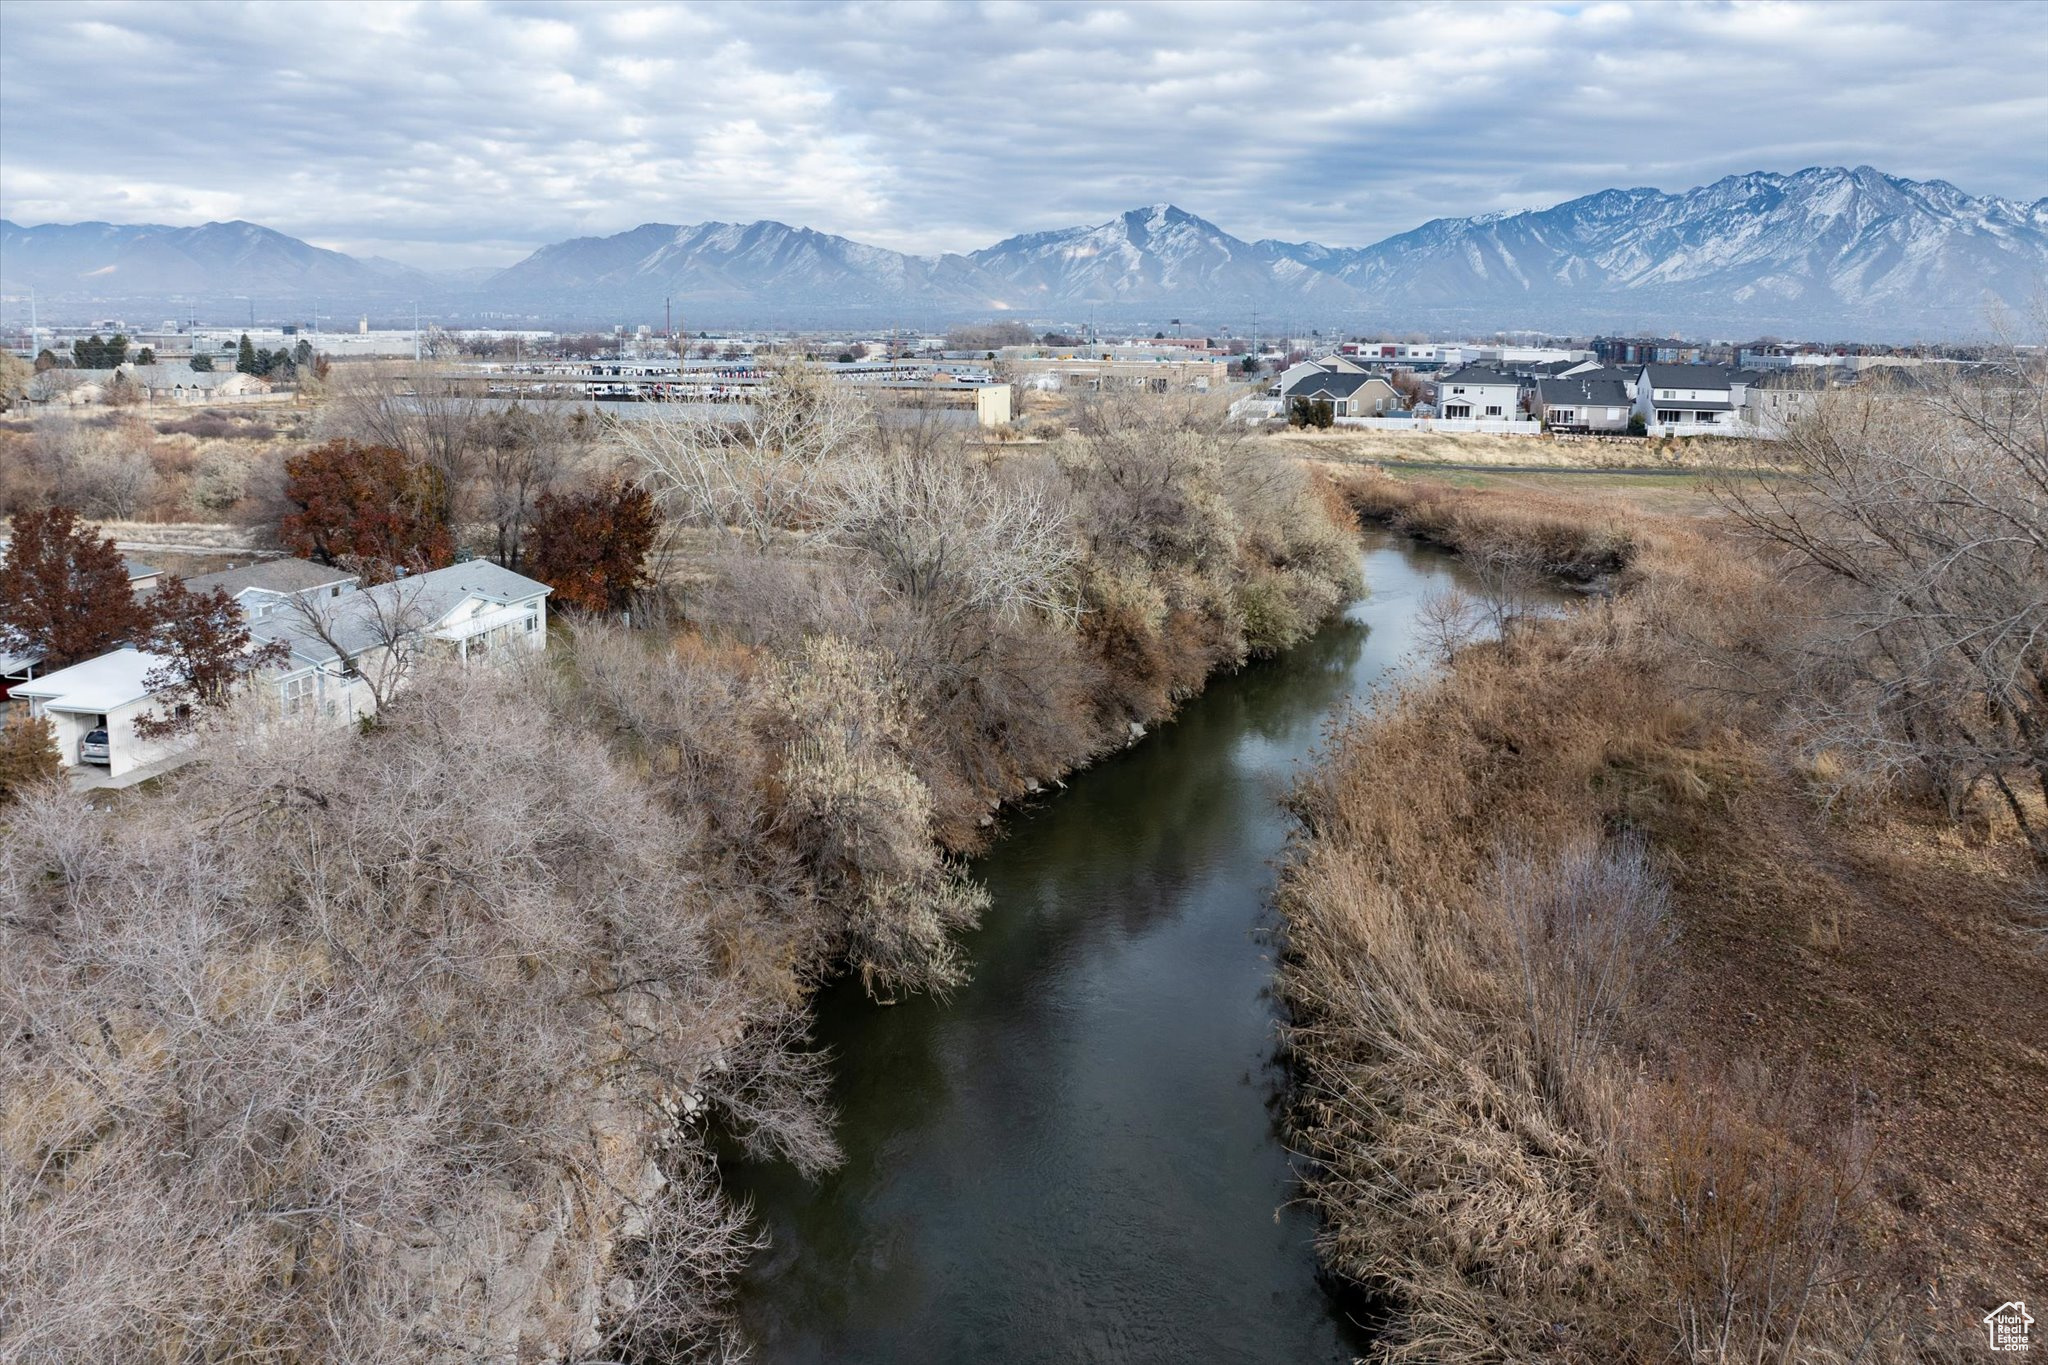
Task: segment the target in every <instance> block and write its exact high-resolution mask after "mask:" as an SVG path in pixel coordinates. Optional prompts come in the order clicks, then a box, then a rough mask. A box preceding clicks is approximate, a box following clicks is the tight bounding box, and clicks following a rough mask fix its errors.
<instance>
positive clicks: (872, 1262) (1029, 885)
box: [727, 532, 1477, 1365]
mask: <svg viewBox="0 0 2048 1365" xmlns="http://www.w3.org/2000/svg"><path fill="white" fill-rule="evenodd" d="M1365 542H1366V543H1365V551H1364V564H1365V576H1366V578H1367V580H1368V581H1369V582H1370V584H1371V591H1370V593H1368V594H1367V595H1365V596H1364V597H1363V598H1361V599H1360V600H1358V601H1357V602H1354V603H1353V604H1351V605H1350V606H1349V607H1347V608H1345V609H1344V611H1343V612H1342V613H1341V614H1340V615H1339V616H1338V617H1337V618H1336V619H1334V620H1332V621H1330V622H1329V623H1327V624H1326V625H1325V626H1324V627H1323V628H1322V629H1320V630H1319V631H1317V632H1316V633H1315V634H1313V635H1312V636H1310V637H1309V638H1308V639H1306V640H1304V641H1302V642H1301V643H1299V644H1297V645H1295V646H1294V647H1293V648H1291V649H1289V650H1286V651H1283V652H1281V653H1279V654H1277V655H1275V656H1274V657H1272V658H1269V659H1263V660H1259V661H1256V662H1253V663H1250V664H1247V665H1246V666H1245V667H1244V668H1242V669H1239V670H1236V671H1233V672H1231V673H1230V674H1228V675H1227V676H1221V677H1217V678H1214V679H1212V680H1211V681H1210V683H1209V685H1208V686H1207V687H1205V688H1204V689H1203V691H1202V693H1201V695H1200V696H1197V697H1191V698H1189V699H1188V700H1187V701H1186V703H1185V704H1184V705H1183V706H1182V707H1181V708H1180V709H1179V711H1178V712H1177V713H1176V715H1175V716H1174V718H1173V719H1172V721H1171V722H1170V723H1168V724H1163V725H1160V726H1158V727H1156V728H1155V729H1154V731H1153V733H1151V734H1149V735H1148V736H1147V737H1146V738H1145V739H1144V740H1143V741H1142V742H1141V743H1138V744H1136V745H1133V746H1131V747H1129V748H1128V749H1125V750H1122V751H1120V752H1118V753H1116V754H1114V755H1112V756H1109V757H1106V758H1105V759H1103V760H1102V761H1101V762H1098V763H1094V764H1091V765H1090V766H1089V768H1088V769H1087V770H1086V771H1085V772H1080V773H1077V774H1074V775H1073V776H1072V777H1070V778H1069V779H1068V780H1067V781H1066V782H1065V783H1064V784H1063V785H1062V786H1061V787H1060V788H1058V789H1049V790H1048V791H1047V792H1046V793H1045V794H1044V795H1043V796H1041V797H1039V798H1036V799H1033V800H1030V801H1028V802H1025V803H1022V804H1021V805H1019V806H1016V807H1013V808H1011V809H1010V810H1008V811H1006V812H1005V815H1004V821H1003V824H1004V834H1003V837H1002V838H1000V839H999V840H996V841H994V842H993V843H992V844H991V845H990V847H989V848H988V850H987V851H986V852H985V853H983V854H981V855H979V856H977V857H976V858H975V859H973V860H972V861H971V862H970V863H969V864H968V871H969V873H970V874H971V875H972V876H973V878H974V879H975V880H976V882H978V883H979V884H980V885H982V886H983V887H985V888H986V890H987V891H988V893H989V896H990V905H989V909H988V911H987V913H986V914H984V916H983V917H982V924H981V927H980V928H978V929H975V930H973V931H971V932H969V933H968V934H967V935H966V936H965V937H964V939H963V946H964V949H965V952H966V954H967V956H968V958H969V959H970V961H971V962H972V964H973V973H972V976H971V979H969V980H968V981H967V982H965V983H964V984H963V985H961V986H960V987H959V988H957V989H956V990H955V991H954V992H953V993H952V995H951V996H950V997H949V998H948V999H947V1000H946V1001H944V1002H937V1001H932V1000H928V999H917V1000H907V1001H904V1002H903V1003H902V1004H900V1005H898V1006H896V1007H894V1008H889V1009H877V1008H875V1006H874V1004H873V1003H872V1002H871V1001H870V1000H868V999H867V997H866V995H865V994H864V993H863V992H862V991H861V989H860V984H859V982H858V981H853V980H849V981H842V982H839V983H836V984H834V985H833V986H830V987H828V988H826V989H825V990H824V991H823V992H821V993H820V995H819V997H818V1001H817V1009H816V1014H817V1027H816V1039H817V1042H818V1044H819V1046H820V1047H822V1048H825V1049H828V1050H829V1052H830V1054H831V1056H832V1071H833V1098H834V1102H835V1104H836V1106H837V1109H838V1121H837V1123H836V1124H835V1129H834V1131H835V1133H836V1135H837V1137H838V1139H839V1142H840V1145H841V1146H842V1148H843V1149H844V1151H845V1155H846V1160H845V1162H844V1163H843V1164H842V1165H841V1166H840V1167H838V1168H836V1169H834V1170H833V1171H831V1172H829V1173H826V1174H825V1175H823V1176H821V1177H820V1178H818V1179H817V1180H815V1181H805V1180H803V1179H801V1178H799V1177H798V1176H797V1175H796V1174H795V1173H794V1172H792V1171H790V1170H789V1169H788V1167H787V1166H785V1165H783V1164H780V1163H776V1162H748V1161H735V1162H732V1163H730V1164H729V1165H728V1167H727V1181H728V1188H730V1189H731V1190H733V1192H734V1193H735V1194H736V1195H739V1196H744V1197H745V1198H746V1199H747V1200H748V1201H749V1202H750V1203H751V1204H752V1206H753V1207H754V1209H755V1211H756V1213H757V1215H758V1216H759V1217H760V1218H761V1220H762V1226H763V1227H764V1229H765V1230H766V1231H767V1233H768V1234H769V1237H770V1246H769V1248H768V1249H767V1250H766V1251H764V1252H763V1253H762V1254H761V1256H760V1257H758V1258H757V1260H756V1261H755V1263H754V1264H753V1265H751V1266H750V1267H749V1269H748V1270H747V1272H746V1274H745V1275H744V1276H743V1280H742V1291H741V1295H740V1302H741V1308H742V1322H743V1324H744V1326H745V1327H746V1334H747V1336H748V1338H749V1340H751V1341H753V1342H755V1343H756V1344H757V1346H758V1348H759V1351H760V1355H761V1358H762V1359H763V1360H766V1361H771V1362H777V1363H778V1365H794V1363H796V1362H810V1361H832V1362H835V1363H838V1362H844V1363H845V1365H854V1362H894V1361H905V1360H933V1361H956V1360H957V1361H979V1360H998V1359H999V1360H1003V1361H1007V1362H1019V1365H1024V1363H1025V1362H1045V1365H1052V1363H1053V1362H1070V1361H1074V1360H1083V1359H1094V1358H1103V1357H1113V1358H1115V1359H1120V1360H1132V1361H1139V1360H1144V1361H1152V1360H1157V1361H1183V1360H1185V1361H1197V1360H1244V1361H1288V1362H1292V1363H1293V1365H1349V1362H1351V1361H1352V1360H1354V1359H1355V1358H1356V1357H1357V1356H1358V1354H1359V1353H1360V1351H1361V1350H1362V1349H1363V1343H1362V1342H1361V1341H1360V1340H1359V1339H1358V1337H1357V1335H1356V1333H1355V1332H1354V1330H1353V1329H1352V1326H1351V1324H1350V1323H1349V1322H1348V1321H1347V1320H1346V1319H1345V1317H1344V1315H1343V1312H1342V1305H1340V1304H1337V1303H1335V1302H1333V1301H1332V1300H1331V1299H1330V1297H1329V1296H1328V1295H1327V1294H1325V1292H1324V1290H1323V1288H1322V1287H1321V1284H1320V1283H1319V1279H1318V1275H1317V1267H1316V1262H1315V1258H1314V1252H1313V1242H1314V1237H1315V1231H1316V1221H1315V1218H1314V1215H1313V1213H1312V1211H1311V1210H1310V1209H1309V1208H1308V1207H1307V1206H1306V1205H1305V1204H1304V1203H1303V1202H1302V1201H1301V1200H1300V1199H1299V1197H1298V1196H1299V1188H1298V1186H1297V1184H1296V1182H1295V1171H1294V1162H1293V1160H1292V1154H1291V1153H1290V1151H1289V1149H1288V1146H1287V1144H1286V1142H1285V1140H1284V1137H1283V1135H1282V1134H1281V1133H1280V1132H1279V1131H1278V1130H1277V1128H1276V1126H1275V1125H1274V1123H1273V1121H1272V1119H1273V1112H1274V1110H1273V1106H1274V1105H1275V1104H1276V1103H1277V1102H1278V1100H1279V1096H1280V1093H1281V1090H1282V1084H1283V1079H1284V1078H1283V1074H1282V1071H1281V1068H1279V1067H1278V1066H1277V1065H1276V1064H1275V1042H1276V1034H1275V1023H1276V1021H1275V1008H1274V1002H1273V1000H1272V998H1271V992H1270V989H1269V988H1270V984H1271V973H1272V964H1271V960H1270V955H1269V951H1268V945H1267V939H1266V935H1265V933H1264V932H1263V931H1265V930H1267V929H1269V928H1270V927H1271V918H1270V914H1269V912H1268V910H1267V907H1268V905H1269V903H1270V897H1271V891H1272V886H1273V881H1274V875H1275V872H1274V867H1275V861H1274V860H1275V859H1276V857H1277V856H1278V855H1279V854H1280V853H1281V852H1282V851H1283V849H1284V847H1285V841H1286V836H1287V828H1288V823H1289V822H1288V820H1287V819H1286V817H1285V815H1284V813H1283V812H1282V811H1281V809H1280V808H1279V805H1278V803H1277V802H1276V800H1275V797H1276V796H1277V795H1278V794H1279V793H1280V792H1282V791H1284V790H1285V788H1286V785H1287V783H1288V782H1289V781H1290V780H1291V779H1292V777H1293V775H1294V774H1295V773H1297V772H1298V771H1299V766H1300V764H1301V763H1302V762H1303V761H1304V760H1305V759H1306V758H1307V757H1308V756H1309V755H1310V754H1311V753H1312V752H1313V750H1314V747H1315V745H1316V743H1317V741H1318V738H1319V737H1320V735H1321V734H1322V733H1323V731H1324V728H1325V726H1326V725H1327V724H1328V722H1329V720H1330V719H1331V718H1332V717H1333V716H1335V715H1339V714H1341V713H1342V710H1343V708H1344V707H1345V706H1346V705H1347V704H1348V700H1347V699H1348V698H1352V697H1361V696H1365V695H1368V694H1370V693H1371V692H1372V691H1373V690H1374V689H1375V688H1376V687H1378V686H1381V685H1384V683H1385V681H1386V679H1387V676H1388V674H1389V673H1390V672H1398V671H1399V670H1401V669H1403V668H1405V667H1407V666H1408V664H1409V663H1410V661H1411V656H1412V646H1413V641H1414V638H1415V611H1416V607H1417V604H1418V603H1419V602H1420V601H1421V600H1423V599H1424V598H1426V597H1428V596H1429V595H1430V594H1431V593H1432V592H1434V591H1437V590H1439V589H1446V588H1451V587H1455V586H1459V585H1462V586H1463V587H1465V588H1467V589H1473V588H1476V586H1477V584H1476V580H1475V579H1474V577H1473V576H1472V574H1471V573H1470V570H1469V566H1467V565H1466V564H1464V563H1463V562H1461V561H1460V560H1458V559H1457V558H1455V557H1453V556H1448V555H1445V554H1443V553H1441V552H1439V551H1435V550H1432V549H1430V548H1428V547H1426V546H1421V545H1417V544H1415V543H1414V542H1413V541H1412V540H1409V539H1407V538H1403V537H1395V536H1390V535H1387V534H1385V533H1382V532H1367V533H1365Z"/></svg>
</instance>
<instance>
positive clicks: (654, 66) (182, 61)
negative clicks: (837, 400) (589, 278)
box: [0, 0, 2048, 266]
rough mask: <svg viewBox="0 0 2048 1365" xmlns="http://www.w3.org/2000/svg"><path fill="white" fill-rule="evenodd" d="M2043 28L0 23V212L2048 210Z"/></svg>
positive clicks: (1311, 228)
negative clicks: (1741, 191) (1613, 194)
mask: <svg viewBox="0 0 2048 1365" xmlns="http://www.w3.org/2000/svg"><path fill="white" fill-rule="evenodd" d="M2044 129H2048V4H2043V3H2010V2H2008V3H1995V4H1982V5H1978V4H1868V5H1865V4H1849V3H1839V4H1738V5H1719V4H1715V5H1698V6H1693V5H1681V4H1661V3H1649V4H1558V5H1536V4H1510V5H1501V6H1487V5H1481V4H1426V3H1401V4H1390V5H1386V6H1375V7H1365V6H1353V5H1348V4H1339V3H1334V0H1322V2H1321V3H1313V4H1303V5H1294V4H1288V3H1280V2H1279V0H1260V2H1259V3H1251V2H1250V0H1244V2H1242V3H1239V2H1236V0H1216V2H1214V3H1195V4H1170V3H1156V4H1144V5H1128V6H1126V5H1097V4H1037V3H1013V2H1011V0H993V2H992V3H983V4H971V5H970V4H963V5H938V4H915V3H856V4H844V5H840V4H819V5H801V4H783V5H766V4H751V5H741V4H719V5H688V4H677V5H634V4H631V3H604V4H589V5H580V4H559V5H558V4H530V5H529V4H494V3H481V2H477V3H446V4H401V3H392V2H391V0H379V2H378V3H349V4H337V5H332V6H326V5H321V4H315V3H305V2H304V0H301V2H299V3H291V4H251V5H246V6H244V5H237V4H226V3H211V4H155V3H136V4H128V3H108V4H94V3H77V2H76V0H64V2H63V3H50V4H45V3H32V2H30V0H6V2H5V3H4V4H0V216H5V217H8V218H11V219H13V220H14V221H16V222H19V223H42V222H70V221H77V220H81V219H107V220H111V221H114V222H162V223H174V224H188V223H198V222H204V221H206V220H207V219H210V218H214V219H228V218H247V219H250V220H252V221H254V222H259V223H263V224H266V225H268V226H271V227H275V228H278V229H280V230H282V231H285V232H289V233H292V234H294V235H296V236H301V237H305V238H307V239H309V240H311V241H314V242H317V243H319V244H320V245H323V246H331V247H336V248H338V249H341V250H345V251H351V252H356V253H358V254H366V255H367V254H381V255H387V256H391V257H394V258H396V259H399V260H403V261H406V262H408V263H411V264H416V265H424V266H458V265H498V264H504V263H507V262H510V261H512V260H515V259H517V258H519V257H521V256H523V255H525V254H526V253H527V252H528V251H530V250H531V249H533V248H534V247H535V246H538V245H540V244H542V243H545V242H549V241H555V240H559V239H560V238H563V237H568V236H577V235H585V234H605V233H612V232H618V231H622V230H624V229H626V228H629V227H632V226H634V225H635V224H638V223H642V222H649V221H660V222H680V223H689V222H700V221H703V220H705V219H713V218H717V219H727V220H741V221H748V220H752V219H756V218H779V219H781V220H783V221H785V222H790V223H797V224H802V225H805V226H810V227H816V228H819V229H822V230H825V231H830V232H838V233H843V234H845V235H847V236H850V237H855V238H858V239H860V240H862V241H867V242H873V243H876V244H878V245H883V246H890V247H895V248H898V249H902V250H915V251H939V250H972V249H973V248H975V247H979V246H985V245H988V244H989V243H990V242H993V241H995V240H996V239H998V238H1000V237H1003V236H1007V235H1009V234H1010V233H1013V232H1020V231H1027V230H1035V229H1040V228H1049V227H1062V226H1067V225H1069V224H1073V223H1094V222H1100V221H1102V220H1104V219H1107V218H1109V217H1110V216H1112V215H1113V214H1115V213H1117V212H1120V211H1122V210H1124V209H1126V208H1131V207H1135V206H1137V205H1141V204H1147V203H1152V202H1156V201H1160V200H1170V201H1172V202H1174V203H1177V204H1179V205H1181V206H1182V207H1183V208H1186V209H1189V210H1191V211H1193V212H1195V213H1199V214H1201V215H1202V216H1204V217H1206V218H1209V219H1211V220H1213V221H1214V222H1216V223H1217V224H1218V225H1219V226H1221V227H1223V228H1224V229H1225V230H1227V231H1230V232H1233V233H1236V234H1237V235H1239V236H1241V237H1247V238H1257V237H1267V236H1273V237H1284V238H1288V239H1294V240H1299V239H1313V240H1316V241H1322V242H1326V243H1329V244H1332V245H1339V246H1358V245H1365V244H1367V243H1370V242H1373V241H1376V240H1378V239H1379V238H1381V237H1384V236H1387V235H1389V234H1391V233H1394V232H1399V231H1404V230H1406V229H1408V228H1411V227H1414V226H1417V225H1418V224H1420V223H1422V222H1423V221H1425V220H1427V219H1429V218H1432V217H1437V216H1445V215H1465V214H1473V213H1483V212H1488V211H1491V210H1496V209H1507V210H1513V209H1521V208H1530V207H1543V206H1547V205H1549V204H1552V203H1555V202H1557V201H1559V200H1562V199H1568V198H1571V197H1573V196H1575V195H1579V194H1584V193H1588V192H1591V191H1594V190H1598V189H1604V188H1607V187H1609V186H1615V185H1622V186H1629V185H1655V186H1658V187H1660V188H1663V189H1667V190H1671V189H1684V188H1687V187H1689V186H1692V185H1696V184H1703V183H1705V182H1707V181H1710V180H1712V179H1714V178H1716V177H1718V176H1721V175H1725V174H1729V173H1731V172H1737V171H1746V170H1780V171H1790V170H1797V169H1799V168H1800V167H1803V166H1810V165H1833V164H1841V165H1850V166H1854V165H1858V164H1862V163H1868V164H1871V165H1874V166H1877V167H1878V168H1879V169H1881V170H1884V171H1888V172H1890V173H1892V174H1895V175H1906V176H1911V177H1914V178H1916V179H1924V178H1930V177H1939V178H1941V179H1945V180H1949V181H1952V182H1954V183H1955V184H1956V185H1958V186H1960V187H1961V188H1962V189H1964V190H1967V191H1970V192H1972V193H1976V194H1999V195H2005V196H2009V197H2013V198H2020V199H2029V200H2031V199H2037V198H2040V197H2042V196H2043V195H2048V136H2044V133H2043V130H2044Z"/></svg>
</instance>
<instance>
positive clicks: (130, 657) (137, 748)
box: [14, 647, 181, 778]
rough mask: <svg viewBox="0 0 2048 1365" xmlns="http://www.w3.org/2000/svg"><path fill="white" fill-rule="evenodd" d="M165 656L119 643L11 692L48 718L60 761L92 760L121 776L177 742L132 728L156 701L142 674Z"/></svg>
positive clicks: (173, 749) (72, 764) (70, 764)
mask: <svg viewBox="0 0 2048 1365" xmlns="http://www.w3.org/2000/svg"><path fill="white" fill-rule="evenodd" d="M169 662H170V661H169V660H168V659H165V658H163V657H162V656H161V655H156V654H145V653H143V652H142V651H141V650H138V649H129V648H125V647H124V648H121V649H117V650H115V651H114V652H113V653H111V654H102V655H100V656H99V657H98V658H97V659H87V660H86V661H85V662H84V663H82V664H73V665H72V666H71V667H69V668H60V669H58V670H57V671H56V672H54V673H46V674H44V675H43V676H42V677H40V678H36V679H33V680H31V681H29V682H25V683H20V684H17V685H16V687H15V688H14V696H15V697H16V698H17V699H19V700H22V701H26V702H27V703H28V706H29V714H30V715H32V716H46V717H48V718H49V721H50V724H51V728H52V729H54V730H55V731H56V732H57V753H58V754H59V756H60V757H62V758H63V760H64V766H65V767H67V768H77V767H83V766H85V765H86V764H97V765H101V766H104V767H105V768H106V769H107V773H108V775H109V776H110V777H117V778H118V777H123V776H125V775H127V774H128V773H131V772H133V771H134V770H135V769H137V768H141V767H146V766H148V765H149V764H152V763H158V762H161V761H162V760H164V759H166V758H169V757H171V756H173V755H174V754H176V753H177V752H178V750H179V748H180V747H181V745H180V744H179V742H178V741H177V740H176V739H145V738H143V737H142V736H141V735H138V734H137V733H136V732H135V722H136V721H138V720H140V719H141V718H142V717H144V716H146V715H148V714H149V713H150V711H151V709H152V708H153V707H154V705H155V704H156V695H155V694H154V693H153V692H151V691H150V690H149V688H148V687H147V686H145V684H144V680H145V679H146V678H147V677H148V676H149V675H150V673H152V672H154V671H155V670H156V669H158V668H161V667H163V666H165V665H166V664H168V663H169Z"/></svg>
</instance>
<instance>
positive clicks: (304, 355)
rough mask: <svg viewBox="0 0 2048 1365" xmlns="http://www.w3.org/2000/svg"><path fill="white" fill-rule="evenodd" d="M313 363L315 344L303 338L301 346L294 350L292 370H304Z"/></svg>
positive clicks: (300, 340)
mask: <svg viewBox="0 0 2048 1365" xmlns="http://www.w3.org/2000/svg"><path fill="white" fill-rule="evenodd" d="M312 363H313V343H312V342H310V341H307V340H306V339H305V338H303V337H301V338H300V339H299V344H298V345H297V346H294V347H293V348H292V368H293V369H297V370H303V369H305V368H306V367H307V366H308V365H310V364H312Z"/></svg>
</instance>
